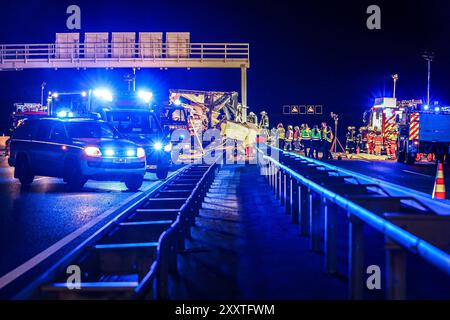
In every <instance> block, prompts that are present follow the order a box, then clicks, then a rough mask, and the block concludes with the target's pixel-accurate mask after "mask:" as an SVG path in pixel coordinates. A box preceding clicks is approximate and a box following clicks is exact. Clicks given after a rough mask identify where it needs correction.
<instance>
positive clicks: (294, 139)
mask: <svg viewBox="0 0 450 320" xmlns="http://www.w3.org/2000/svg"><path fill="white" fill-rule="evenodd" d="M271 136H272V137H276V139H273V140H275V141H277V142H278V147H279V148H280V149H283V150H289V151H302V152H304V155H305V156H307V157H311V158H316V159H318V158H319V151H322V159H323V160H332V159H333V156H332V154H331V152H330V149H331V144H332V142H333V139H334V135H333V132H332V130H331V127H330V126H328V125H327V123H326V122H322V124H321V125H320V127H319V125H315V126H313V127H312V129H311V128H310V127H309V126H308V124H302V125H301V126H295V127H294V126H292V125H289V126H288V127H287V129H285V128H284V126H283V124H282V123H279V124H278V126H277V127H276V128H273V129H272V132H271Z"/></svg>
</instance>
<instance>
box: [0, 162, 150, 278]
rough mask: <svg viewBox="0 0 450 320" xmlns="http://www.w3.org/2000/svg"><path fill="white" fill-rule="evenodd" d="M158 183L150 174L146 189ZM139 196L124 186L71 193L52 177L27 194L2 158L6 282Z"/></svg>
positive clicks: (0, 247) (0, 215)
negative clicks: (34, 259) (17, 270)
mask: <svg viewBox="0 0 450 320" xmlns="http://www.w3.org/2000/svg"><path fill="white" fill-rule="evenodd" d="M155 183H157V180H156V177H154V175H153V174H149V175H147V176H146V179H145V182H144V185H143V187H142V188H141V189H145V188H147V187H150V186H151V185H153V184H155ZM134 195H136V193H133V192H128V191H127V190H126V188H125V186H124V184H123V183H120V182H97V181H89V182H88V183H87V184H86V186H85V188H84V189H83V190H82V191H80V192H68V191H67V190H66V188H65V184H64V182H63V181H62V180H61V179H54V178H47V177H37V178H36V181H35V182H34V183H33V185H32V186H31V188H30V189H29V190H21V186H20V183H19V182H18V181H17V180H15V179H14V178H13V168H10V167H8V164H7V159H6V158H4V157H0V261H1V263H0V277H1V276H2V275H4V274H6V273H7V272H9V271H11V270H12V269H14V268H16V267H17V266H19V265H21V264H23V263H24V262H26V261H28V260H29V259H30V258H32V257H34V256H35V255H36V254H38V253H40V252H42V251H43V250H45V249H47V248H48V247H50V246H51V245H53V244H54V243H56V242H57V241H59V240H60V239H63V238H64V237H66V236H67V235H68V234H70V233H72V232H74V231H75V230H77V229H78V228H80V227H82V226H84V225H85V224H87V223H89V221H91V220H92V219H94V218H96V217H97V216H99V215H101V214H102V213H103V212H105V211H106V210H108V209H110V208H112V207H114V206H116V205H118V204H120V203H121V202H126V200H127V199H129V198H131V197H133V196H134Z"/></svg>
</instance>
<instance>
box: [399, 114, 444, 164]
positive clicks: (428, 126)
mask: <svg viewBox="0 0 450 320" xmlns="http://www.w3.org/2000/svg"><path fill="white" fill-rule="evenodd" d="M397 124H398V145H397V159H398V161H399V162H405V163H414V162H415V161H420V160H421V159H422V157H423V156H424V155H426V156H427V158H428V160H429V161H432V160H434V159H433V158H436V160H440V161H444V159H445V158H446V157H447V159H448V157H449V153H450V152H449V151H450V149H449V148H450V130H449V129H450V107H441V106H438V105H435V106H428V105H421V106H416V107H405V108H404V110H403V112H402V113H401V114H400V116H399V119H398V121H397Z"/></svg>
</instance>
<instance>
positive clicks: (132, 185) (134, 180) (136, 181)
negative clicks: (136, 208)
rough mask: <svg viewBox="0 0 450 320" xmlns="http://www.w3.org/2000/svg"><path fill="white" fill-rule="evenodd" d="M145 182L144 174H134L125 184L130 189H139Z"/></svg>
mask: <svg viewBox="0 0 450 320" xmlns="http://www.w3.org/2000/svg"><path fill="white" fill-rule="evenodd" d="M143 183H144V176H132V177H129V178H128V179H126V180H125V185H126V186H127V188H128V190H130V191H138V190H139V188H140V187H142V184H143Z"/></svg>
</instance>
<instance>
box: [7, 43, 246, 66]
mask: <svg viewBox="0 0 450 320" xmlns="http://www.w3.org/2000/svg"><path fill="white" fill-rule="evenodd" d="M92 62H96V63H97V64H98V63H100V62H104V63H105V65H108V64H109V65H110V66H111V67H121V66H123V67H126V66H128V65H129V64H130V63H131V62H133V63H135V64H136V65H137V66H138V64H139V63H140V65H142V67H146V66H153V67H158V66H161V67H164V66H165V65H167V64H169V65H171V66H174V67H175V66H177V63H178V64H182V66H183V67H186V66H192V67H201V66H202V65H204V66H205V67H214V66H216V65H217V66H218V67H219V66H220V67H227V66H228V67H247V68H248V67H249V66H250V45H249V44H248V43H157V42H149V43H142V42H141V43H67V44H66V43H52V44H1V45H0V68H14V67H17V68H19V67H24V68H27V67H28V68H33V67H36V68H37V67H45V66H47V67H60V68H64V67H91V66H92V64H91V63H92ZM180 67H181V65H180Z"/></svg>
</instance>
